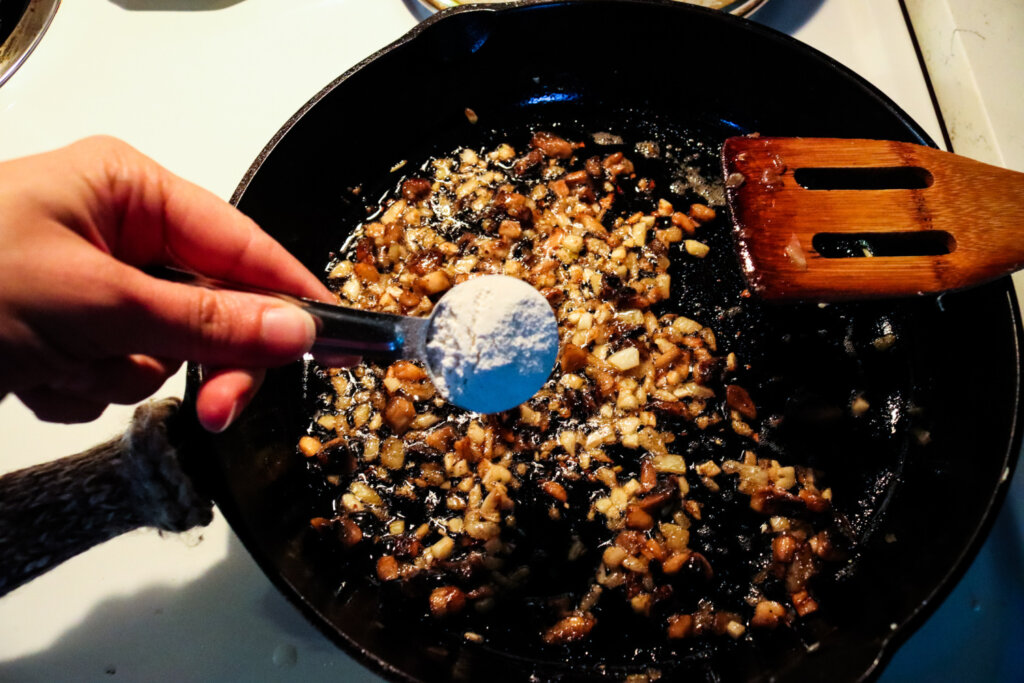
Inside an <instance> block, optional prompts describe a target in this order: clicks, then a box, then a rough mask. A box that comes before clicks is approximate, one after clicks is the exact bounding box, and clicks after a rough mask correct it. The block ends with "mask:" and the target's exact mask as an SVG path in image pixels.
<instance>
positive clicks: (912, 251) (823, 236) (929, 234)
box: [811, 230, 956, 258]
mask: <svg viewBox="0 0 1024 683" xmlns="http://www.w3.org/2000/svg"><path fill="white" fill-rule="evenodd" d="M811 246H813V247H814V250H815V251H816V252H818V254H820V255H821V256H822V257H824V258H870V257H877V256H904V257H907V256H942V255H943V254H951V253H953V252H954V251H955V250H956V240H955V239H954V238H953V236H952V235H950V234H949V233H948V232H945V231H944V230H922V231H921V232H859V233H857V232H854V233H849V232H819V233H818V234H817V235H815V236H814V237H813V238H812V240H811Z"/></svg>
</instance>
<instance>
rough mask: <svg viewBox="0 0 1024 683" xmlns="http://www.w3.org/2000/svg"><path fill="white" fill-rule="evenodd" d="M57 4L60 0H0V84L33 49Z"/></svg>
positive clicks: (47, 25) (54, 12) (48, 23)
mask: <svg viewBox="0 0 1024 683" xmlns="http://www.w3.org/2000/svg"><path fill="white" fill-rule="evenodd" d="M58 5H60V0H0V85H3V84H4V83H5V82H6V81H7V79H8V78H10V77H11V74H13V73H14V72H15V71H17V70H18V67H19V66H21V65H22V63H23V62H24V61H25V59H27V58H28V55H29V53H30V52H32V50H33V49H35V46H36V45H37V44H38V43H39V40H40V38H42V37H43V33H45V32H46V29H47V27H49V25H50V21H51V20H52V19H53V15H54V14H56V13H57V7H58Z"/></svg>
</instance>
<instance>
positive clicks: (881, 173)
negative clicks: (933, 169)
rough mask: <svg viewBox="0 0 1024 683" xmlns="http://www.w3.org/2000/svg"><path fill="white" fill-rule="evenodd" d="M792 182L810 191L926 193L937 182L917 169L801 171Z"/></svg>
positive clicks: (822, 169) (926, 171) (817, 169)
mask: <svg viewBox="0 0 1024 683" xmlns="http://www.w3.org/2000/svg"><path fill="white" fill-rule="evenodd" d="M793 178H794V180H796V182H797V183H798V184H799V185H800V186H801V187H803V188H804V189H807V190H923V189H925V188H926V187H931V185H932V183H933V182H934V181H935V179H934V178H933V177H932V174H931V173H930V172H929V171H928V169H926V168H920V167H918V166H895V167H885V168H882V167H872V168H798V169H796V170H795V171H794V172H793Z"/></svg>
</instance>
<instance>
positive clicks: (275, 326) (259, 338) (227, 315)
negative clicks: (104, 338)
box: [111, 268, 316, 368]
mask: <svg viewBox="0 0 1024 683" xmlns="http://www.w3.org/2000/svg"><path fill="white" fill-rule="evenodd" d="M128 270H132V271H133V275H132V279H133V280H134V282H133V285H132V286H131V288H130V291H131V292H132V294H131V295H130V296H131V302H130V303H131V305H130V306H128V307H127V309H128V313H127V316H128V319H127V320H122V321H120V325H118V326H119V327H121V329H122V330H124V329H125V328H127V329H130V330H131V331H132V332H131V334H123V333H122V334H120V335H117V337H119V339H115V340H111V347H112V348H115V349H118V350H119V351H121V352H122V353H144V354H148V355H152V356H157V357H170V358H176V359H181V360H190V361H195V362H198V363H208V364H211V365H216V366H228V367H236V368H237V367H272V366H276V365H283V364H285V363H288V362H291V361H293V360H296V359H298V358H300V357H301V356H302V354H304V353H305V352H307V351H309V349H310V348H311V347H312V346H313V342H314V340H315V338H316V324H315V323H314V321H313V318H312V317H311V316H310V315H309V314H308V313H306V312H305V311H303V310H302V309H300V308H298V307H297V306H293V305H291V304H289V303H286V302H283V301H280V300H278V299H274V298H272V297H266V296H260V295H258V294H248V293H243V292H232V291H223V290H216V291H215V290H210V289H205V288H202V287H194V286H191V285H184V284H178V283H173V282H164V281H162V280H157V279H156V278H152V277H150V276H148V275H145V274H143V273H141V272H139V271H135V270H134V269H130V268H129V269H128Z"/></svg>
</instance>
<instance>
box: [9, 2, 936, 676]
mask: <svg viewBox="0 0 1024 683" xmlns="http://www.w3.org/2000/svg"><path fill="white" fill-rule="evenodd" d="M140 7H141V8H154V9H134V8H140ZM190 7H200V8H208V9H194V10H186V9H182V8H190ZM425 15H426V12H425V10H423V9H422V8H421V7H419V6H418V4H416V3H415V2H413V1H412V0H409V1H408V2H406V1H404V0H304V1H303V2H296V1H295V0H65V2H64V3H63V4H62V7H61V9H60V11H59V12H58V14H57V17H56V18H55V20H54V22H53V25H52V26H51V28H50V31H49V33H48V34H47V35H46V36H45V37H44V38H43V40H42V42H41V43H40V45H39V47H38V48H37V50H36V52H35V53H34V54H33V55H32V56H31V57H30V58H29V59H28V61H27V62H26V63H25V65H24V66H23V67H22V68H21V70H20V71H19V72H18V73H16V74H15V75H14V76H13V77H12V78H11V80H10V81H9V82H8V83H7V84H6V85H4V86H3V87H2V88H0V159H7V158H12V157H16V156H20V155H24V154H30V153H34V152H39V151H43V150H47V149H51V148H54V147H57V146H60V145H63V144H66V143H68V142H71V141H73V140H76V139H78V138H80V137H83V136H86V135H90V134H95V133H106V134H111V135H116V136H118V137H121V138H123V139H125V140H127V141H128V142H130V143H132V144H134V145H135V146H137V147H138V148H140V149H141V150H142V151H144V152H145V153H146V154H149V155H150V156H152V157H154V158H156V159H157V160H159V161H160V162H161V163H163V164H164V165H166V166H168V167H169V168H170V169H171V170H173V171H175V172H176V173H178V174H180V175H182V176H184V177H186V178H188V179H190V180H192V181H194V182H197V183H199V184H201V185H203V186H205V187H207V188H209V189H211V190H212V191H214V192H216V193H217V194H219V195H220V196H222V197H225V198H227V197H228V196H230V194H231V192H232V191H233V190H234V187H235V185H236V184H237V182H238V181H239V179H240V178H241V177H242V175H243V173H244V171H245V170H246V168H248V166H249V164H250V163H251V161H252V160H253V159H254V158H255V156H256V155H257V153H258V152H259V151H260V149H261V148H262V147H263V145H264V144H265V143H266V142H267V140H268V139H269V138H270V137H271V136H272V135H273V133H274V132H275V131H276V130H277V129H278V128H279V127H280V126H281V125H282V124H283V123H284V122H285V121H286V120H287V118H288V117H289V116H290V115H291V114H292V113H293V112H294V111H295V110H296V109H297V108H298V107H299V106H301V105H302V104H303V103H304V102H306V100H308V99H309V97H311V96H312V95H313V94H315V93H316V92H317V91H318V90H320V88H322V87H323V86H324V85H326V84H327V83H328V82H330V81H331V80H332V79H334V78H335V77H336V76H337V75H339V74H340V73H341V72H343V71H344V70H346V69H347V68H349V67H350V66H352V65H354V64H355V63H357V62H358V61H360V60H361V59H362V58H364V57H366V56H368V55H369V54H371V53H372V52H374V51H375V50H377V49H379V48H381V47H383V46H385V45H386V44H387V43H389V42H390V41H392V40H394V39H395V38H397V37H399V36H400V35H402V34H403V33H404V32H405V31H406V30H408V29H409V28H411V27H412V26H413V25H415V23H416V21H418V20H419V19H421V18H422V17H423V16H425ZM755 19H756V20H758V21H762V22H765V23H768V24H769V25H773V26H775V27H777V28H780V29H783V30H787V31H790V32H792V33H794V34H795V35H796V36H797V37H798V38H800V39H801V40H804V41H805V42H808V43H810V44H811V45H813V46H815V47H817V48H819V49H821V50H823V51H824V52H826V53H828V54H830V55H832V56H833V57H834V58H836V59H837V60H839V61H840V62H843V63H844V64H846V65H847V66H850V67H851V68H853V69H854V70H855V71H856V72H858V73H859V74H861V75H862V76H864V77H865V78H867V79H868V80H869V81H871V82H873V83H875V84H876V85H878V86H879V87H880V88H881V89H882V90H883V91H884V92H886V93H887V94H888V95H889V96H890V97H892V98H893V99H894V100H895V101H896V102H897V103H899V104H900V105H901V106H902V107H904V108H905V109H906V110H907V111H908V112H909V113H910V114H911V116H912V117H914V118H915V119H917V120H918V121H919V122H920V123H921V124H922V125H923V126H924V127H925V128H926V130H927V131H928V132H929V133H930V134H931V135H932V136H933V137H934V138H936V139H940V136H939V131H938V126H937V122H936V118H935V116H934V113H933V112H932V109H931V104H930V102H929V99H928V96H927V91H926V89H925V86H924V81H923V79H922V77H921V73H920V71H919V68H918V65H917V61H916V58H915V56H914V53H913V50H912V47H911V43H910V40H909V38H908V34H907V31H906V29H905V27H904V23H903V19H902V16H901V14H900V11H899V7H898V4H897V2H896V0H820V1H817V2H816V1H813V0H772V2H770V3H768V5H767V6H765V7H764V8H763V9H762V10H760V11H759V12H758V13H757V14H756V15H755ZM183 384H184V382H183V379H182V377H181V376H180V375H179V376H177V377H175V378H173V379H172V380H171V381H170V382H168V384H167V385H166V386H165V387H164V389H163V390H162V392H161V393H162V394H164V395H169V394H176V395H180V392H181V390H182V387H183ZM131 410H132V409H131V408H130V407H118V408H112V409H109V410H108V411H107V412H106V413H105V414H104V415H103V417H101V418H100V419H99V420H97V421H96V422H94V423H91V424H88V425H80V426H73V427H65V426H54V425H47V424H43V423H40V422H38V421H36V420H35V419H34V418H33V417H32V415H31V413H29V412H28V411H27V410H25V409H24V408H23V407H22V406H21V405H20V404H19V403H18V402H17V401H16V400H14V399H11V398H7V399H5V400H4V401H3V402H2V403H0V434H2V437H0V439H2V441H0V443H2V446H0V449H2V450H0V458H2V461H0V471H8V470H13V469H17V468H19V467H23V466H27V465H30V464H33V463H37V462H42V461H45V460H49V459H52V458H56V457H59V456H62V455H66V454H69V453H73V452H77V451H80V450H84V449H86V448H88V447H90V446H92V445H95V444H96V443H99V442H100V441H103V440H105V439H106V438H109V437H110V436H112V435H115V434H117V433H119V432H120V431H121V430H122V429H123V428H124V426H125V425H126V424H127V421H128V418H129V416H130V414H131ZM292 648H294V656H293V650H292ZM110 671H114V672H116V673H115V674H113V675H112V674H111V673H109V672H110ZM0 680H14V681H54V680H58V681H59V680H103V681H107V680H132V681H135V680H168V681H171V680H173V681H191V680H202V681H241V680H245V681H260V680H284V681H300V680H301V681H327V680H332V681H334V680H344V681H370V680H377V679H376V677H375V676H373V675H371V674H369V673H367V672H366V671H365V670H364V669H362V668H361V667H360V666H359V665H358V664H356V663H355V662H353V661H352V660H351V659H349V658H348V657H347V656H345V655H344V654H342V653H341V652H340V651H339V650H337V649H336V648H335V647H334V645H333V644H331V643H330V642H329V641H328V640H327V639H326V638H324V637H323V636H321V635H320V634H319V633H318V632H317V631H315V630H314V629H313V627H311V626H309V625H308V624H307V623H306V622H305V621H304V620H303V618H302V617H301V616H299V614H298V612H297V611H296V610H295V609H293V608H292V607H291V605H289V604H288V603H287V602H286V601H285V600H284V598H282V597H281V596H280V595H279V594H278V593H277V591H276V590H275V589H274V588H273V586H272V585H271V584H270V582H269V581H268V580H267V579H266V578H265V577H264V576H263V575H262V573H261V572H260V570H259V569H258V568H257V567H256V565H255V564H254V563H253V561H252V560H251V559H250V558H249V556H248V555H247V553H246V551H245V550H244V549H243V548H242V547H241V545H240V543H239V541H238V540H237V538H236V537H235V536H234V534H233V533H232V532H231V531H230V530H229V529H228V527H227V525H226V524H225V523H224V521H223V518H221V517H220V516H219V515H218V516H217V517H216V519H215V520H214V522H213V524H211V525H210V526H209V527H208V528H206V529H203V530H202V531H201V532H198V533H193V534H189V535H187V536H186V537H184V538H175V537H161V536H159V535H158V534H156V533H153V532H146V531H139V532H134V533H131V534H128V535H126V536H123V537H121V538H118V539H115V540H113V541H111V542H109V543H107V544H105V545H104V546H102V547H99V548H96V549H94V550H91V551H89V552H88V553H86V554H84V555H82V556H80V557H78V558H75V559H73V560H71V561H69V562H67V563H65V564H64V565H63V566H61V567H59V568H57V569H56V570H54V571H52V572H50V573H49V574H47V575H45V576H44V577H42V578H40V579H37V580H36V581H34V582H33V583H31V584H29V585H27V586H24V587H22V588H20V589H18V590H16V591H14V592H13V593H11V594H9V595H8V596H6V597H4V598H2V599H0Z"/></svg>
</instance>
